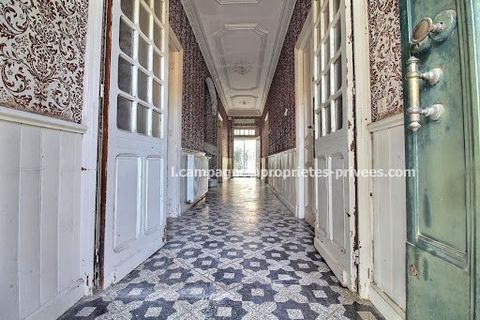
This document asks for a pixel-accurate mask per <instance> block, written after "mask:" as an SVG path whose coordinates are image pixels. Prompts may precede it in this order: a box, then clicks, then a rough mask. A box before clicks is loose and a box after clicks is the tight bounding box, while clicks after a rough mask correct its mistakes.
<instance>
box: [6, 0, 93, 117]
mask: <svg viewBox="0 0 480 320" xmlns="http://www.w3.org/2000/svg"><path fill="white" fill-rule="evenodd" d="M87 14H88V0H69V1H65V0H49V1H47V0H2V1H0V104H1V105H2V106H7V107H11V108H15V109H20V110H24V111H29V112H35V113H41V114H45V115H49V116H53V117H56V118H62V119H65V120H69V121H73V122H76V123H80V122H81V121H82V105H83V72H84V53H85V37H86V33H87Z"/></svg>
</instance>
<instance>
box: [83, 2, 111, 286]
mask: <svg viewBox="0 0 480 320" xmlns="http://www.w3.org/2000/svg"><path fill="white" fill-rule="evenodd" d="M104 9H105V8H104V3H103V1H92V2H90V3H89V5H88V29H87V39H86V45H85V72H84V73H85V76H84V81H83V85H84V101H83V112H82V124H83V125H85V126H86V127H87V131H86V132H85V134H84V135H83V139H82V150H83V153H82V176H81V194H82V200H81V212H82V218H81V234H82V235H83V237H84V239H85V241H82V246H81V248H80V250H81V253H80V254H81V257H82V270H83V271H84V273H85V277H86V282H85V283H86V286H85V294H86V295H87V294H91V293H92V292H93V289H94V288H95V267H94V265H95V243H96V218H97V217H96V215H97V214H98V207H97V196H98V174H99V169H100V165H99V162H98V160H99V159H100V154H99V150H100V149H99V148H100V143H101V141H100V140H99V133H100V131H99V128H100V119H99V116H100V115H101V110H102V103H103V101H102V90H101V86H100V83H101V81H102V78H103V75H102V66H101V63H102V62H103V59H104V57H103V54H104V48H103V45H104V44H105V38H104V37H103V36H104V30H105V18H106V15H105V12H104ZM98 26H101V30H100V32H99V30H98ZM99 43H100V44H102V45H98V44H99ZM92 213H93V214H92Z"/></svg>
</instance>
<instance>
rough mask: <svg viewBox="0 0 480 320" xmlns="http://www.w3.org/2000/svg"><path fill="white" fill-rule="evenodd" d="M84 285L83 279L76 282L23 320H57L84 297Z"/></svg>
mask: <svg viewBox="0 0 480 320" xmlns="http://www.w3.org/2000/svg"><path fill="white" fill-rule="evenodd" d="M84 284H85V283H84V281H83V279H80V280H78V281H77V282H75V283H74V284H73V285H72V286H71V287H70V288H68V289H67V290H65V291H64V292H62V293H60V294H58V295H57V296H56V297H55V298H54V299H52V300H50V301H49V302H48V303H46V304H44V305H43V306H42V307H41V308H40V309H38V310H37V311H35V312H34V313H32V314H31V315H29V316H28V317H26V318H25V320H45V319H57V318H58V317H60V316H61V315H62V314H64V313H65V312H66V311H67V310H68V309H70V307H72V306H73V305H74V304H75V303H76V302H77V301H79V300H80V299H81V298H82V297H83V296H84V290H85V288H84Z"/></svg>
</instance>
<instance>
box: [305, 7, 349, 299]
mask: <svg viewBox="0 0 480 320" xmlns="http://www.w3.org/2000/svg"><path fill="white" fill-rule="evenodd" d="M313 13H314V36H313V38H314V39H313V42H314V62H313V65H314V101H315V104H314V109H315V157H316V165H317V168H320V169H326V171H323V174H322V175H321V176H320V177H317V178H316V179H315V180H316V182H315V183H316V208H317V225H316V228H315V229H316V236H315V246H316V248H317V249H318V251H319V252H320V254H322V256H323V257H324V259H325V261H326V262H327V264H328V265H329V266H330V268H331V269H332V270H333V272H334V273H335V275H336V276H337V277H338V279H339V280H340V283H341V284H342V285H344V286H346V287H348V288H350V289H351V290H352V291H356V287H357V268H356V265H355V257H354V255H355V246H356V243H355V235H356V227H355V212H354V211H355V178H354V177H353V176H352V175H347V174H339V175H337V173H338V172H340V173H343V172H345V171H348V170H349V169H353V168H354V167H355V164H354V148H352V147H351V146H352V145H353V142H354V128H353V124H354V123H355V121H354V119H353V94H352V93H353V74H352V72H351V71H350V72H349V70H353V66H351V65H348V64H350V63H351V62H352V61H353V59H352V55H353V53H352V43H351V39H352V37H351V36H352V30H351V2H350V1H349V0H316V1H313Z"/></svg>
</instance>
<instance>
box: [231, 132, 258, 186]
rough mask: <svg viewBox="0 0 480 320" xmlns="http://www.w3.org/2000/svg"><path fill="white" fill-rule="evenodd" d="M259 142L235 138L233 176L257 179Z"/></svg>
mask: <svg viewBox="0 0 480 320" xmlns="http://www.w3.org/2000/svg"><path fill="white" fill-rule="evenodd" d="M257 157H258V154H257V140H256V139H255V138H235V139H234V140H233V175H234V176H235V177H255V176H256V171H257V170H256V169H257Z"/></svg>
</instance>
